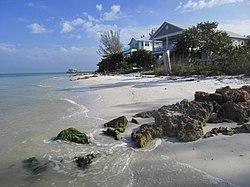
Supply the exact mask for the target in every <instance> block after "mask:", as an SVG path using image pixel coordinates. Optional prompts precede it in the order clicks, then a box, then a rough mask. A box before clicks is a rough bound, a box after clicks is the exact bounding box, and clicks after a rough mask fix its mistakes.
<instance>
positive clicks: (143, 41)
mask: <svg viewBox="0 0 250 187" xmlns="http://www.w3.org/2000/svg"><path fill="white" fill-rule="evenodd" d="M128 45H129V47H128V48H126V49H124V51H123V55H125V56H129V55H131V54H132V53H133V52H134V51H137V50H146V51H152V50H153V41H152V40H150V39H149V37H145V36H142V37H140V38H137V39H135V38H132V39H131V40H130V42H129V44H128ZM154 46H155V47H162V41H155V42H154Z"/></svg>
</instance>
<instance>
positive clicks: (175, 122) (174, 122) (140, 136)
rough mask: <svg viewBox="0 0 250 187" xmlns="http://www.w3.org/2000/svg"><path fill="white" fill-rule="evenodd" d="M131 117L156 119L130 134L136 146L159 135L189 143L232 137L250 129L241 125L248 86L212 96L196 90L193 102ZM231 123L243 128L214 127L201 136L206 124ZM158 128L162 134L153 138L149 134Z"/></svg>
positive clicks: (249, 105)
mask: <svg viewBox="0 0 250 187" xmlns="http://www.w3.org/2000/svg"><path fill="white" fill-rule="evenodd" d="M133 117H141V118H149V117H154V118H155V125H153V126H150V125H146V126H145V125H144V126H141V127H140V130H138V131H137V132H133V133H132V134H131V137H132V139H133V140H134V141H136V142H137V144H138V147H143V146H145V144H146V143H147V142H149V141H151V140H152V139H154V138H156V137H161V136H162V135H167V136H170V137H177V138H178V140H179V141H182V142H188V141H195V140H198V139H199V138H201V137H204V138H208V137H212V136H214V135H218V134H219V133H222V134H224V135H233V134H235V133H242V132H250V126H249V125H248V124H244V123H245V122H248V121H249V117H250V86H243V87H241V88H239V89H231V88H230V87H229V86H227V87H224V88H220V89H217V90H216V92H215V93H206V92H200V91H197V92H196V93H195V99H194V101H190V102H189V101H188V100H185V99H184V100H183V101H181V102H179V103H176V104H173V105H168V106H162V107H161V108H159V109H158V110H156V111H155V110H154V111H146V112H141V113H138V114H136V115H134V116H133ZM230 120H231V121H235V122H238V123H239V124H243V125H242V126H241V127H236V128H227V127H219V128H214V129H212V130H211V131H210V132H207V133H206V134H205V135H204V134H203V126H204V125H205V124H206V122H213V123H217V122H222V121H230ZM159 129H161V130H162V132H163V134H161V136H153V133H152V132H155V131H157V130H159ZM203 135H204V136H203Z"/></svg>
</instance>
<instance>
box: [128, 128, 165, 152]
mask: <svg viewBox="0 0 250 187" xmlns="http://www.w3.org/2000/svg"><path fill="white" fill-rule="evenodd" d="M162 136H163V129H162V128H160V127H157V126H155V125H148V124H146V125H142V126H141V127H140V130H138V131H136V132H133V133H132V134H131V138H132V140H133V141H135V142H137V147H139V148H142V147H144V146H145V145H146V144H147V143H149V142H150V141H152V140H153V139H155V138H161V137H162Z"/></svg>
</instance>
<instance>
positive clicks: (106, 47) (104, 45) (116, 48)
mask: <svg viewBox="0 0 250 187" xmlns="http://www.w3.org/2000/svg"><path fill="white" fill-rule="evenodd" d="M100 42H101V45H99V49H98V51H97V53H98V54H99V55H101V56H108V55H111V54H116V53H121V52H122V49H123V45H122V43H121V41H120V33H119V32H118V31H113V30H110V31H109V32H108V31H106V32H104V33H103V34H101V38H100Z"/></svg>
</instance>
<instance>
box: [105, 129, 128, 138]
mask: <svg viewBox="0 0 250 187" xmlns="http://www.w3.org/2000/svg"><path fill="white" fill-rule="evenodd" d="M124 131H125V130H124V129H123V128H122V127H119V128H116V129H113V128H108V129H107V130H106V131H103V132H104V134H106V135H108V136H113V137H114V138H115V140H120V139H121V137H120V135H119V134H120V133H122V132H124Z"/></svg>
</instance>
